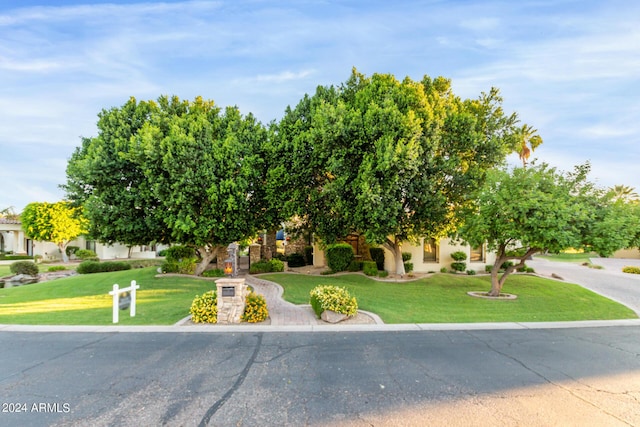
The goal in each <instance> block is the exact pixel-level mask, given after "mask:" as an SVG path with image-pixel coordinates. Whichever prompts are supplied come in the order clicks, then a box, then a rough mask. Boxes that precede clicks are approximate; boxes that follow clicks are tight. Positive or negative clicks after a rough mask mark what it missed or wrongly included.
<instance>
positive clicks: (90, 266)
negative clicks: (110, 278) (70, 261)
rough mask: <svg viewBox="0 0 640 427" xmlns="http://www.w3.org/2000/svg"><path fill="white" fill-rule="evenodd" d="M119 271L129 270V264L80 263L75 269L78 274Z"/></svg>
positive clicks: (106, 262) (116, 262)
mask: <svg viewBox="0 0 640 427" xmlns="http://www.w3.org/2000/svg"><path fill="white" fill-rule="evenodd" d="M121 270H131V264H129V263H127V262H121V261H105V262H98V261H82V262H81V263H80V265H78V268H77V269H76V271H77V272H78V274H92V273H105V272H110V271H121Z"/></svg>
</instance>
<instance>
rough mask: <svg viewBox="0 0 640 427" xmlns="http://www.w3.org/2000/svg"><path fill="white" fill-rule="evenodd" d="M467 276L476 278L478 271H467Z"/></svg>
mask: <svg viewBox="0 0 640 427" xmlns="http://www.w3.org/2000/svg"><path fill="white" fill-rule="evenodd" d="M467 274H468V275H469V276H475V275H476V271H475V270H467Z"/></svg>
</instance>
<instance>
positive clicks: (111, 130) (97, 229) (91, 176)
mask: <svg viewBox="0 0 640 427" xmlns="http://www.w3.org/2000/svg"><path fill="white" fill-rule="evenodd" d="M158 112H159V107H158V105H157V104H156V103H155V102H153V101H150V102H145V101H142V102H137V101H136V100H135V99H134V98H131V99H129V101H128V102H127V103H125V104H124V105H123V106H122V107H120V108H112V109H110V110H103V111H102V112H100V114H99V115H98V117H99V120H98V135H97V136H96V137H93V138H83V139H82V145H81V146H80V147H77V148H76V150H75V151H74V153H73V155H72V156H71V159H70V160H69V162H68V164H67V183H66V184H65V185H64V186H63V188H64V189H65V190H66V192H67V197H68V198H69V199H70V200H73V201H74V204H75V205H76V206H83V207H84V212H85V216H86V217H87V219H88V220H89V235H90V236H91V237H92V238H93V239H95V240H98V241H100V242H102V243H107V244H113V243H121V244H124V245H127V246H129V248H131V247H132V246H137V245H146V244H149V243H152V242H159V243H168V242H170V234H169V232H168V230H167V227H166V226H165V224H164V223H163V221H162V216H161V215H158V214H157V213H158V212H159V211H161V208H160V203H159V200H158V199H157V198H156V197H155V196H154V194H153V192H152V188H151V186H150V183H149V182H148V180H147V179H146V177H145V174H144V168H145V165H144V164H143V163H140V162H137V161H135V159H132V158H131V153H130V152H131V150H132V146H131V143H132V141H134V137H135V135H137V133H138V132H139V131H140V129H141V128H142V126H143V125H144V124H145V123H147V122H148V121H149V120H150V117H151V115H152V114H157V113H158Z"/></svg>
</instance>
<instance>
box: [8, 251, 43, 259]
mask: <svg viewBox="0 0 640 427" xmlns="http://www.w3.org/2000/svg"><path fill="white" fill-rule="evenodd" d="M37 256H40V255H36V257H37ZM40 258H42V256H40ZM21 259H35V257H32V256H31V255H11V254H10V253H9V252H7V254H6V255H0V260H5V261H14V260H15V261H18V260H21Z"/></svg>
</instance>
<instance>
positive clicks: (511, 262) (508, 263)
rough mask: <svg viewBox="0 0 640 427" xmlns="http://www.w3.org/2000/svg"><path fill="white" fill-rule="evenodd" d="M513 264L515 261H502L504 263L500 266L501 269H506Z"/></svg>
mask: <svg viewBox="0 0 640 427" xmlns="http://www.w3.org/2000/svg"><path fill="white" fill-rule="evenodd" d="M511 266H513V261H505V262H503V263H502V265H501V266H500V269H501V270H506V269H507V268H509V267H511Z"/></svg>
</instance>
